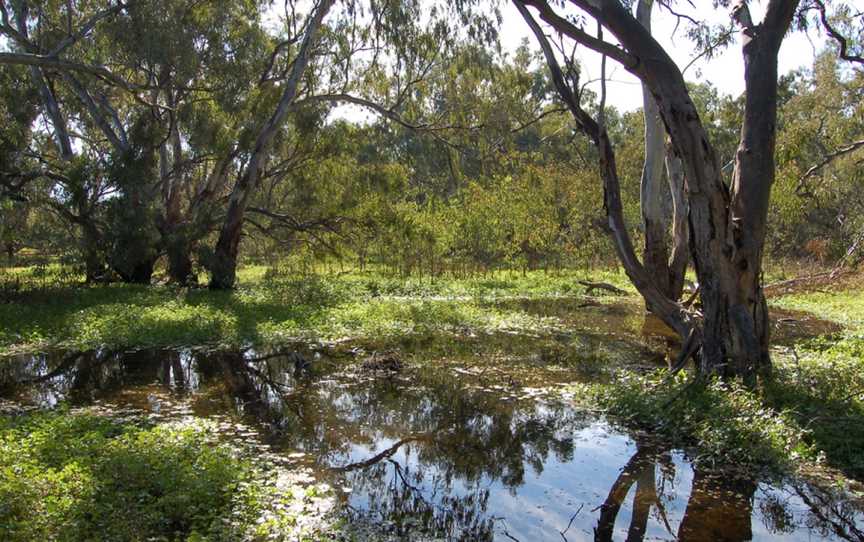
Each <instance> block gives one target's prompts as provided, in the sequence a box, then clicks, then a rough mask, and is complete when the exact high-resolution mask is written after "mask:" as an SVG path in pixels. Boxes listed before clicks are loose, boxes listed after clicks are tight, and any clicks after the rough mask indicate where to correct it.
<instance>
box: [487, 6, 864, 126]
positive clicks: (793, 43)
mask: <svg viewBox="0 0 864 542" xmlns="http://www.w3.org/2000/svg"><path fill="white" fill-rule="evenodd" d="M695 1H696V3H699V1H700V0H695ZM859 1H862V2H864V0H859ZM701 3H703V4H707V3H708V2H705V0H702V2H701ZM765 4H766V2H765V1H764V0H763V2H751V3H750V10H751V14H752V15H753V19H754V21H760V20H761V18H762V14H763V11H764V6H765ZM685 8H687V4H686V3H685V2H679V3H678V4H677V5H676V9H681V11H684V12H685V13H687V14H689V15H692V16H694V18H697V19H702V18H707V19H708V20H709V21H711V22H712V23H726V22H727V21H728V20H729V15H728V12H727V11H725V10H724V9H723V8H720V9H718V10H714V9H712V8H709V9H707V10H702V11H703V12H707V13H699V10H695V9H689V12H688V11H685ZM535 14H536V12H535ZM502 16H503V23H502V28H501V36H502V41H504V39H505V37H506V41H504V43H503V47H504V48H505V50H514V49H515V48H516V47H518V46H519V43H520V42H521V40H522V39H523V38H529V40H530V43H531V45H532V47H534V48H536V41H535V39H534V36H533V34H532V33H531V30H530V29H529V28H528V25H527V24H526V23H525V21H523V20H522V17H521V16H520V15H519V12H518V11H517V10H516V8H515V7H514V6H513V4H512V3H510V2H507V3H506V4H505V5H504V6H503V7H502ZM651 24H652V31H653V34H654V36H655V37H656V38H657V39H658V40H659V41H660V43H661V44H662V45H663V46H664V48H665V49H666V51H667V52H669V53H670V55H671V56H672V58H673V60H675V62H676V63H677V64H678V66H679V67H681V68H684V67H685V66H686V65H687V64H688V63H689V62H690V61H691V60H692V59H693V57H694V56H696V55H695V53H694V51H693V45H692V44H691V43H690V41H689V40H688V39H687V38H686V36H685V35H684V31H683V25H682V27H681V28H679V29H678V30H677V33H676V32H675V17H673V16H671V15H670V14H669V13H668V12H666V11H665V10H663V9H662V8H660V6H658V5H656V4H655V8H654V11H653V17H652V22H651ZM547 30H548V28H547ZM735 39H736V42H735V43H733V44H732V45H730V46H729V47H728V48H726V49H725V50H724V51H723V53H722V54H720V55H717V56H715V57H714V58H712V59H710V60H700V61H697V62H696V63H695V64H694V65H693V66H691V67H690V68H689V69H688V70H687V71H686V73H685V78H686V79H687V80H688V81H698V82H705V81H710V82H711V83H712V84H713V85H714V86H715V87H717V88H718V89H719V90H720V92H721V93H722V94H731V95H733V96H738V95H740V94H741V93H742V92H743V91H744V62H743V60H742V57H741V44H740V41H739V36H738V35H736V37H735ZM823 46H824V39H823V37H822V36H818V35H816V34H815V33H812V35H810V36H808V35H805V34H804V33H801V32H796V33H792V34H790V35H789V36H787V37H786V39H785V40H784V41H783V45H782V47H781V49H780V58H779V73H780V74H786V73H788V72H789V71H792V70H795V69H798V68H800V67H802V66H804V67H810V66H811V65H812V64H813V58H814V56H815V54H814V53H815V51H817V50H819V49H821V48H822V47H823ZM580 50H581V54H579V52H578V51H580ZM577 57H579V60H580V61H581V65H582V69H583V72H582V80H584V81H588V80H591V79H596V78H599V76H600V57H599V55H597V54H595V53H593V51H589V50H587V49H585V48H584V47H583V48H580V49H577ZM607 79H609V81H608V82H607V85H606V87H607V103H608V104H610V105H614V106H615V107H617V108H618V109H621V110H633V109H636V108H639V107H642V90H641V86H640V84H639V80H638V79H636V77H634V76H632V75H630V74H629V73H627V71H626V70H625V69H624V68H623V67H621V66H620V65H617V64H616V63H615V62H613V61H611V60H610V61H609V62H608V63H607ZM594 90H595V91H598V92H599V83H598V84H597V85H595V88H594Z"/></svg>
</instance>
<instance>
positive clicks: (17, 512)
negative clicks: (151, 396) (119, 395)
mask: <svg viewBox="0 0 864 542" xmlns="http://www.w3.org/2000/svg"><path fill="white" fill-rule="evenodd" d="M241 455H242V454H239V453H238V449H235V448H231V447H229V446H228V445H227V444H220V443H219V442H218V441H217V435H216V433H215V431H214V428H213V427H212V426H211V425H208V424H205V423H203V422H199V423H193V424H180V423H173V424H167V425H160V426H155V427H141V426H135V425H130V424H128V423H127V424H121V423H119V422H116V421H113V420H110V419H107V418H105V417H101V416H95V415H90V414H74V413H70V412H68V411H65V410H60V411H58V412H52V413H41V414H32V415H24V416H19V417H3V418H0V538H3V540H10V541H16V540H21V541H24V540H58V541H59V540H69V541H73V540H118V541H119V540H129V541H132V540H189V541H193V540H194V541H202V540H213V541H216V540H226V541H227V540H239V539H249V538H252V537H267V536H277V535H278V534H279V533H280V532H284V531H285V529H286V527H289V526H290V524H292V523H293V522H294V518H292V517H290V515H289V514H288V513H287V512H284V511H280V506H281V507H283V508H284V507H286V505H287V504H288V503H290V502H291V501H293V500H294V499H295V496H294V494H293V493H292V492H291V491H290V488H289V491H288V492H287V493H286V492H285V491H284V489H283V490H282V491H279V490H276V488H275V487H274V486H273V485H272V484H269V483H268V482H266V480H263V479H262V476H263V473H262V472H261V471H260V468H259V467H257V466H256V464H255V463H254V462H252V461H250V460H248V459H243V458H241V457H240V456H241ZM265 515H266V517H267V518H269V519H267V520H266V521H263V520H262V521H259V518H264V517H265Z"/></svg>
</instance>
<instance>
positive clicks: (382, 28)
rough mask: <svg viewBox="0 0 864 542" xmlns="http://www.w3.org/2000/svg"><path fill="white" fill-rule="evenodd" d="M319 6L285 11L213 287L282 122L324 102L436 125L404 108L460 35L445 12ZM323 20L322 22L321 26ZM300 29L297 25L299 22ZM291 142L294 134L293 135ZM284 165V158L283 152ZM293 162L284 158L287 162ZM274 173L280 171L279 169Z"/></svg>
mask: <svg viewBox="0 0 864 542" xmlns="http://www.w3.org/2000/svg"><path fill="white" fill-rule="evenodd" d="M336 4H337V3H336V2H335V1H331V0H320V1H319V2H317V3H316V4H314V5H312V6H311V7H310V10H309V12H308V13H307V14H306V15H305V17H303V16H301V15H299V13H298V9H295V8H297V6H296V5H295V4H293V3H290V2H289V3H288V4H287V5H288V6H290V9H289V10H287V11H288V13H286V17H285V19H286V21H285V24H284V25H283V26H284V31H283V34H284V36H282V37H284V40H283V41H280V42H279V43H278V44H277V47H275V48H274V50H273V54H272V56H271V62H270V63H269V64H268V66H267V68H266V70H265V72H264V76H262V77H261V80H260V81H261V84H263V85H265V86H267V85H268V84H269V85H270V86H271V87H273V86H275V85H273V83H276V84H277V85H278V100H277V102H276V104H275V107H274V109H273V110H272V111H271V112H268V114H267V120H266V121H264V122H261V123H259V124H258V125H257V127H256V129H255V135H254V144H252V145H251V146H250V148H249V149H248V150H246V151H245V152H243V153H242V168H241V169H240V171H239V174H238V176H237V180H236V182H235V183H234V185H233V188H232V189H231V195H230V197H229V200H228V207H227V211H226V214H225V219H224V221H223V223H222V226H221V228H220V230H219V237H218V240H217V242H216V246H215V250H214V252H213V254H212V256H211V257H210V259H209V267H210V272H211V278H210V287H211V288H215V289H225V288H232V287H233V286H234V284H235V280H236V268H237V258H238V253H239V248H240V242H241V239H242V235H243V223H244V220H245V218H246V214H247V209H248V207H249V204H250V201H251V200H252V196H253V195H254V194H255V193H256V191H257V190H258V189H259V188H260V184H261V180H262V178H263V177H265V176H266V175H267V173H266V169H267V168H268V165H270V164H271V162H272V161H273V160H274V158H277V155H279V154H280V153H278V152H276V151H277V150H279V149H278V148H277V147H278V145H279V144H283V145H282V150H283V151H284V147H285V146H284V143H285V142H286V141H289V140H290V138H289V137H286V131H287V128H286V127H287V126H288V121H289V120H290V119H292V118H294V116H295V115H298V114H302V113H303V112H307V111H309V108H314V107H315V106H316V105H317V106H321V105H322V104H330V105H333V104H351V105H354V106H359V107H363V108H366V109H368V110H371V111H372V112H374V113H375V114H377V115H380V116H381V117H384V118H386V119H389V120H391V121H394V122H397V123H401V124H403V125H405V126H406V127H410V128H412V129H418V130H427V131H428V130H431V129H432V125H433V124H434V123H435V120H434V119H432V120H413V119H410V117H409V115H408V114H406V112H405V110H404V107H405V104H406V102H407V100H408V98H409V97H410V96H411V93H412V92H413V91H414V90H415V89H416V88H417V87H418V86H419V85H420V84H421V83H422V82H423V81H424V80H425V78H426V76H427V74H428V73H429V71H430V70H431V69H432V67H433V66H435V64H436V63H437V62H438V61H440V59H441V58H442V57H443V56H444V55H445V54H446V51H447V50H449V48H451V47H452V45H453V44H454V43H455V42H456V41H457V39H458V37H459V36H461V35H463V34H464V33H465V32H463V30H460V29H459V28H458V27H455V26H454V25H453V24H452V22H451V21H450V20H449V15H452V14H453V11H452V10H451V9H450V8H448V7H447V5H446V4H442V5H437V4H436V6H435V7H434V8H430V6H429V5H428V4H424V3H422V2H419V1H417V0H414V1H409V2H405V1H395V0H394V1H392V2H382V3H378V2H370V3H369V4H368V5H367V4H366V3H364V2H360V1H359V0H346V1H344V2H340V3H338V5H336ZM325 19H326V21H325ZM297 21H300V22H301V23H302V24H297ZM460 22H464V23H465V24H466V25H467V26H468V27H469V29H470V30H469V31H468V33H470V34H471V35H472V36H477V37H479V38H480V39H481V40H482V41H488V39H489V35H491V34H492V30H491V26H490V25H489V24H487V22H488V21H487V19H485V18H483V17H469V16H467V15H465V16H464V17H463V18H462V19H461V20H460ZM289 135H290V134H289ZM281 157H282V158H283V159H284V158H286V156H285V154H284V152H283V153H281ZM288 159H289V160H290V158H288ZM276 169H277V170H278V169H279V168H278V166H277V167H276Z"/></svg>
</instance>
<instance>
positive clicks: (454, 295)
mask: <svg viewBox="0 0 864 542" xmlns="http://www.w3.org/2000/svg"><path fill="white" fill-rule="evenodd" d="M31 271H32V270H26V269H25V270H18V271H14V274H15V276H16V277H18V278H16V279H15V280H19V279H21V277H24V278H23V279H21V280H20V281H19V282H20V284H23V286H21V289H20V290H19V291H18V292H17V293H16V294H15V296H13V297H12V298H11V299H10V300H7V301H6V302H4V303H0V354H3V353H11V352H16V351H19V352H20V351H32V350H38V349H43V348H49V347H66V348H79V349H89V348H97V347H102V346H109V347H148V346H223V347H233V346H238V345H245V344H274V343H280V342H282V341H287V340H291V339H296V338H315V339H322V340H331V339H338V338H346V337H350V338H369V337H380V336H398V335H402V334H410V333H416V332H437V331H441V332H450V331H461V330H466V329H472V330H479V331H497V330H502V329H503V330H521V331H532V332H533V331H537V330H543V329H549V328H551V327H554V326H555V319H554V318H545V317H543V316H542V315H537V314H530V313H528V312H526V311H524V310H519V309H518V308H506V309H505V308H502V307H496V306H490V305H489V304H488V302H489V301H490V300H496V299H502V298H510V297H517V296H518V297H529V298H544V297H546V298H548V297H562V296H573V295H582V294H584V288H583V287H582V286H580V285H579V284H578V282H577V281H578V280H580V279H584V278H588V277H590V278H591V279H593V280H603V281H606V282H612V283H615V284H616V285H619V286H623V285H624V284H625V283H626V279H625V278H624V276H623V275H621V274H617V273H593V272H592V273H579V272H566V273H560V274H554V275H553V274H547V273H544V272H533V273H528V274H527V275H524V276H523V275H522V274H520V273H499V274H497V275H495V276H490V277H485V278H475V279H466V280H454V279H439V280H435V281H431V280H429V279H428V278H425V279H422V280H421V279H408V280H403V279H395V278H392V277H387V276H383V275H377V274H346V275H340V276H307V277H296V276H286V275H282V274H280V273H279V272H278V271H273V270H269V271H268V270H266V269H262V268H250V269H244V270H243V271H242V272H241V273H240V279H241V282H240V286H239V287H238V289H237V290H235V291H233V292H211V291H209V290H205V289H177V288H173V287H168V286H139V285H125V284H112V285H98V286H80V285H79V286H69V285H63V284H60V285H59V286H56V287H51V286H50V285H47V286H46V285H45V284H44V283H42V282H34V280H35V279H32V278H31V279H27V278H26V277H28V276H30V274H32V273H31ZM7 279H8V277H7ZM40 280H41V279H40Z"/></svg>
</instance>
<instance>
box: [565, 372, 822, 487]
mask: <svg viewBox="0 0 864 542" xmlns="http://www.w3.org/2000/svg"><path fill="white" fill-rule="evenodd" d="M574 392H575V393H576V394H577V395H578V396H580V397H581V398H582V400H586V399H587V400H588V401H589V402H590V403H592V404H594V405H597V406H600V407H602V408H604V409H605V410H606V411H607V412H608V413H609V414H610V415H611V416H613V419H614V420H618V421H619V422H621V423H624V424H626V425H630V426H633V427H635V428H638V429H643V430H648V431H650V432H653V433H656V434H658V435H661V436H662V437H663V438H666V439H669V440H671V441H672V442H673V443H675V444H677V445H680V446H684V447H688V448H691V449H693V450H695V454H696V459H697V461H699V462H702V463H704V464H705V465H706V466H717V465H738V466H743V467H745V468H770V469H775V470H782V469H788V468H789V467H790V466H792V465H794V460H795V459H797V458H800V457H805V456H807V457H812V454H811V453H810V449H809V448H808V447H807V445H806V443H805V441H804V438H803V436H804V431H803V430H802V429H801V428H800V427H798V426H797V425H796V423H795V420H794V418H793V416H792V415H791V414H790V413H788V412H784V411H777V410H773V409H772V408H770V407H769V406H767V405H766V404H765V402H764V401H763V398H762V397H761V396H760V395H759V394H758V393H755V392H753V391H750V390H747V389H745V388H744V387H742V386H740V385H739V384H736V383H730V382H723V381H721V380H719V379H718V380H712V381H710V382H695V383H694V382H692V381H690V380H689V379H688V377H687V376H686V375H683V374H682V375H679V376H677V377H675V378H667V374H666V373H665V372H662V371H661V372H657V373H652V374H649V375H640V374H638V373H632V372H624V373H621V374H619V375H618V376H617V377H616V378H615V380H614V381H613V382H611V383H608V384H593V385H585V386H579V387H577V388H575V390H574Z"/></svg>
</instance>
